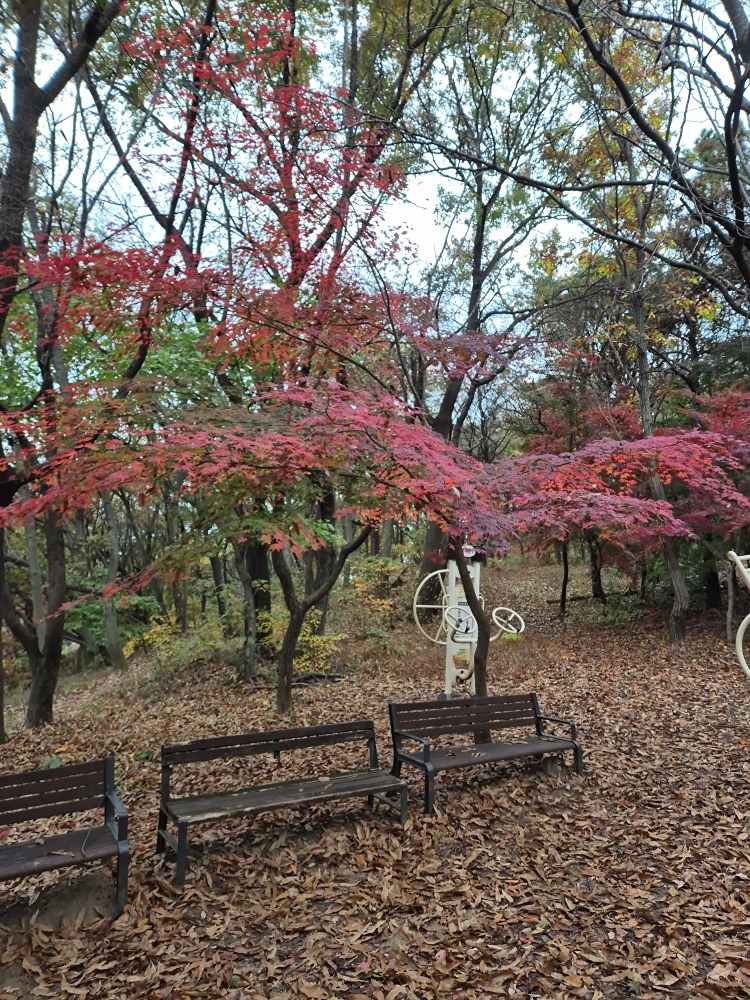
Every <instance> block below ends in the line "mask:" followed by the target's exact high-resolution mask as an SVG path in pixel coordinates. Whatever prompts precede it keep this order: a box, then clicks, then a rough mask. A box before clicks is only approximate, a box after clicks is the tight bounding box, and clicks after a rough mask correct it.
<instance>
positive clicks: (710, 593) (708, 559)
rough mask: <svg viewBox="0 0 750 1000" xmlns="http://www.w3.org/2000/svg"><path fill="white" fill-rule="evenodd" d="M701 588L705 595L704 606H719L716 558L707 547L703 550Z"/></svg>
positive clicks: (714, 607)
mask: <svg viewBox="0 0 750 1000" xmlns="http://www.w3.org/2000/svg"><path fill="white" fill-rule="evenodd" d="M704 552H705V555H704V560H703V588H704V593H705V595H706V607H707V608H710V609H713V610H717V609H718V608H720V607H721V584H720V582H719V571H718V570H717V569H716V559H715V558H714V555H713V553H712V552H710V551H709V550H708V549H705V550H704Z"/></svg>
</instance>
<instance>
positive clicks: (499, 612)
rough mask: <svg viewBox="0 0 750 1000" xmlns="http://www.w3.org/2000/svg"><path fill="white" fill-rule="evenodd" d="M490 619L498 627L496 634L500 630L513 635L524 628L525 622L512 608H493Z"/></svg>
mask: <svg viewBox="0 0 750 1000" xmlns="http://www.w3.org/2000/svg"><path fill="white" fill-rule="evenodd" d="M492 620H493V622H494V623H495V624H496V625H497V627H498V629H499V631H498V633H497V634H498V635H500V633H501V632H510V633H512V634H513V635H519V634H520V633H521V632H523V630H524V629H525V628H526V622H525V621H524V620H523V618H522V617H521V616H520V615H519V613H518V612H517V611H514V610H513V608H494V609H493V611H492Z"/></svg>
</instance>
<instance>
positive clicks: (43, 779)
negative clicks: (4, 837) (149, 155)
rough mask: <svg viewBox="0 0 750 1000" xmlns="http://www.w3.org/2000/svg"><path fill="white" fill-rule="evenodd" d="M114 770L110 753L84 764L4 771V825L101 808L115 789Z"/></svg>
mask: <svg viewBox="0 0 750 1000" xmlns="http://www.w3.org/2000/svg"><path fill="white" fill-rule="evenodd" d="M114 773H115V759H114V757H113V756H108V757H104V758H102V759H101V760H91V761H87V762H86V763H84V764H65V765H63V766H62V767H51V768H48V769H45V770H39V771H22V772H19V773H17V774H2V775H0V825H4V824H10V823H23V822H25V821H26V820H31V819H42V818H44V817H46V816H61V815H65V814H67V813H74V812H84V811H85V810H87V809H95V808H98V807H100V806H101V805H102V803H103V801H104V797H105V796H106V794H107V792H109V791H111V790H112V789H114Z"/></svg>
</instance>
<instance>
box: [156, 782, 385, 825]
mask: <svg viewBox="0 0 750 1000" xmlns="http://www.w3.org/2000/svg"><path fill="white" fill-rule="evenodd" d="M400 788H401V781H400V779H398V778H394V777H393V775H391V774H387V773H385V772H383V771H374V770H373V771H370V770H368V771H349V772H345V773H342V774H332V775H325V776H322V777H316V778H303V779H301V780H292V781H281V782H277V783H275V784H273V785H258V786H256V787H254V788H252V787H251V788H243V789H240V790H239V791H236V792H225V793H221V792H217V793H215V794H211V795H195V796H190V797H187V798H183V799H177V800H173V801H171V802H168V803H167V804H166V810H167V813H168V814H169V815H170V816H171V817H172V818H173V819H174V820H175V822H186V823H202V822H205V821H207V820H217V819H227V818H229V817H231V816H239V815H246V814H250V813H256V812H263V811H265V810H270V809H284V808H287V807H288V808H293V807H295V806H300V805H308V804H311V803H314V802H325V801H327V800H330V799H337V798H344V797H348V796H354V795H372V794H375V793H381V794H382V793H383V792H389V791H394V792H395V791H399V790H400Z"/></svg>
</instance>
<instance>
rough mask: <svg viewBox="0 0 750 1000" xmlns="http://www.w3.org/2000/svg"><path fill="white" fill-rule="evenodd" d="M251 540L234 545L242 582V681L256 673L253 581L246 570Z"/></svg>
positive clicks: (256, 633) (256, 637)
mask: <svg viewBox="0 0 750 1000" xmlns="http://www.w3.org/2000/svg"><path fill="white" fill-rule="evenodd" d="M252 544H253V543H252V542H237V543H236V544H235V546H234V565H235V567H236V569H237V575H238V576H239V578H240V583H241V584H242V596H243V601H242V623H243V629H242V635H243V638H242V671H241V674H240V677H241V679H242V680H243V681H252V680H254V679H255V673H256V652H257V640H258V615H257V610H258V607H257V604H256V601H255V588H254V581H253V578H252V576H251V575H250V571H249V570H248V562H249V561H250V560H249V558H248V553H247V550H248V547H249V546H251V545H252Z"/></svg>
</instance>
